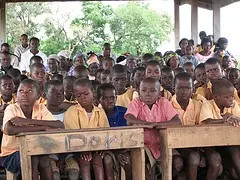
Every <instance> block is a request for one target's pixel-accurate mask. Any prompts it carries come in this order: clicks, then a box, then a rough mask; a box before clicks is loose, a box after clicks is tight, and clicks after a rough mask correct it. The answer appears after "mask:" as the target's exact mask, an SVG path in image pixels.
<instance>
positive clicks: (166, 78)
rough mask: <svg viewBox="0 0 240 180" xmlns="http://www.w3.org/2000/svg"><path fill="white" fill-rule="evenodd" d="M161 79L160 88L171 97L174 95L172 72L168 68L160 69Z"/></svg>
mask: <svg viewBox="0 0 240 180" xmlns="http://www.w3.org/2000/svg"><path fill="white" fill-rule="evenodd" d="M161 72H162V73H161V79H160V82H161V84H162V87H163V88H164V89H166V90H168V91H169V92H170V93H171V94H172V95H173V94H174V91H173V81H174V72H173V70H172V69H171V68H169V67H164V68H162V69H161Z"/></svg>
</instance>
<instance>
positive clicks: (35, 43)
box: [30, 40, 40, 50]
mask: <svg viewBox="0 0 240 180" xmlns="http://www.w3.org/2000/svg"><path fill="white" fill-rule="evenodd" d="M39 45H40V44H39V41H37V40H32V41H31V42H30V47H31V49H32V50H38V47H39Z"/></svg>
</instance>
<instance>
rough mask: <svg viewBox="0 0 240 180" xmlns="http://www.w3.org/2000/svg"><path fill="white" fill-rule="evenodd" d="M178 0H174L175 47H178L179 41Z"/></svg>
mask: <svg viewBox="0 0 240 180" xmlns="http://www.w3.org/2000/svg"><path fill="white" fill-rule="evenodd" d="M179 6H180V2H179V0H174V33H175V49H178V48H179V45H178V44H179V41H180V23H179V17H180V13H179Z"/></svg>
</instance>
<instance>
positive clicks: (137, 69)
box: [131, 66, 146, 77]
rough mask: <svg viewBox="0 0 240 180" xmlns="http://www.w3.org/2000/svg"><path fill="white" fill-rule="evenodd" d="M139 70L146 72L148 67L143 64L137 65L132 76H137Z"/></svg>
mask: <svg viewBox="0 0 240 180" xmlns="http://www.w3.org/2000/svg"><path fill="white" fill-rule="evenodd" d="M137 71H144V72H145V71H146V68H145V67H143V66H139V67H136V68H135V69H133V71H132V74H131V76H132V77H133V76H135V74H136V72H137Z"/></svg>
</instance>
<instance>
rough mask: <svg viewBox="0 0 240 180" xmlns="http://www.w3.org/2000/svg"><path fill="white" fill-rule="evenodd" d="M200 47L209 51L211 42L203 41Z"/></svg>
mask: <svg viewBox="0 0 240 180" xmlns="http://www.w3.org/2000/svg"><path fill="white" fill-rule="evenodd" d="M202 48H203V51H204V52H209V51H210V49H211V43H210V42H206V43H204V44H203V46H202Z"/></svg>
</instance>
